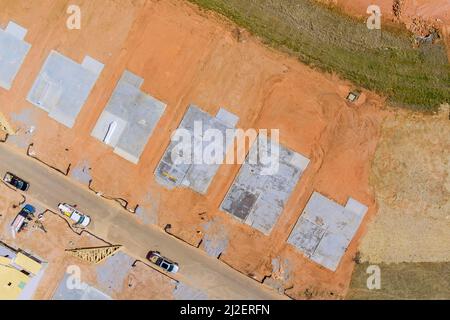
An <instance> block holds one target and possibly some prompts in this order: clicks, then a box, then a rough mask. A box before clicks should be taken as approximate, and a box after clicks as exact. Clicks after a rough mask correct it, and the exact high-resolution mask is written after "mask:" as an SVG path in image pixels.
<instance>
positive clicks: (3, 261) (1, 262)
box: [0, 257, 11, 266]
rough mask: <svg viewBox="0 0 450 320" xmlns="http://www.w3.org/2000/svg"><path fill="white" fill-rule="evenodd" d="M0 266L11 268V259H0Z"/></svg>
mask: <svg viewBox="0 0 450 320" xmlns="http://www.w3.org/2000/svg"><path fill="white" fill-rule="evenodd" d="M0 264H2V265H4V266H9V265H10V264H11V259H10V258H6V257H0Z"/></svg>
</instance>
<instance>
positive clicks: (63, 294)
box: [52, 273, 112, 300]
mask: <svg viewBox="0 0 450 320" xmlns="http://www.w3.org/2000/svg"><path fill="white" fill-rule="evenodd" d="M70 276H71V274H68V273H65V274H64V277H63V278H62V280H61V281H60V283H59V285H58V288H57V289H56V291H55V293H54V294H53V297H52V300H112V298H111V297H110V296H108V295H106V294H105V293H103V292H101V291H100V290H98V289H97V288H94V287H92V286H90V285H88V284H87V283H85V282H81V283H80V286H79V288H72V286H68V285H67V283H68V281H71V280H70V279H69V277H70Z"/></svg>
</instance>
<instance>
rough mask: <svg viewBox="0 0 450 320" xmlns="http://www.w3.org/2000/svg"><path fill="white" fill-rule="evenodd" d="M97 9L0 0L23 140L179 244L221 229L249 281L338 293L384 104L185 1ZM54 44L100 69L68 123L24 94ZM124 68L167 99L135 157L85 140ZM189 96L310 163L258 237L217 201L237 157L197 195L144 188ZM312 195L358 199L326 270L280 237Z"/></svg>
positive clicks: (87, 4) (348, 268)
mask: <svg viewBox="0 0 450 320" xmlns="http://www.w3.org/2000/svg"><path fill="white" fill-rule="evenodd" d="M101 3H102V5H100V1H88V0H84V1H80V0H78V1H62V0H61V1H49V0H46V1H39V2H37V1H31V0H28V1H25V0H21V1H9V0H0V7H1V8H2V11H1V12H0V24H1V26H2V27H4V26H5V25H6V24H7V22H8V21H9V20H14V21H15V22H17V23H19V24H20V25H22V26H24V27H25V28H28V35H27V37H26V40H27V41H28V42H29V43H31V44H32V45H33V47H32V49H31V51H30V53H29V54H28V56H27V59H26V61H25V63H24V65H23V66H22V68H21V70H20V72H19V74H18V76H17V77H16V80H15V82H14V86H13V88H12V89H11V90H10V91H4V90H1V91H0V106H1V110H2V112H3V113H4V114H5V115H6V116H8V117H10V118H12V115H13V114H16V115H17V114H21V113H23V112H31V113H32V117H33V121H34V123H35V127H36V128H35V130H34V131H33V133H32V135H31V136H30V137H29V138H27V139H28V140H27V143H31V142H33V143H34V147H33V151H34V152H35V154H36V156H37V157H38V158H40V159H41V160H43V161H45V162H47V163H48V164H50V165H52V166H54V167H57V168H60V169H61V170H63V171H66V168H67V167H68V166H69V164H71V165H72V167H75V166H77V165H78V164H80V163H82V162H84V161H87V163H89V166H90V168H92V169H91V171H90V175H91V176H92V178H93V182H92V187H93V188H94V189H95V190H97V191H101V192H102V193H103V194H104V195H107V196H111V197H120V198H124V199H126V200H127V201H129V208H134V207H135V206H136V205H137V204H140V205H141V206H143V207H146V206H147V207H148V208H149V210H150V209H152V210H155V211H156V212H157V223H158V225H159V226H161V227H163V226H165V225H166V224H168V223H170V224H171V225H172V230H171V232H172V233H174V234H175V235H177V236H178V237H180V238H182V239H184V240H185V241H187V242H189V243H191V244H194V245H197V244H198V243H199V242H200V240H201V239H202V237H203V236H204V234H205V232H206V231H205V230H203V225H204V224H205V222H208V221H214V223H220V224H222V227H223V228H225V231H226V233H227V235H228V239H229V243H228V247H227V249H226V251H225V252H223V254H222V255H221V256H220V259H221V260H223V261H224V262H225V263H227V264H229V265H231V266H232V267H234V268H235V269H237V270H239V271H241V272H243V273H245V274H248V275H250V276H253V277H254V278H256V279H258V280H260V281H262V280H263V279H264V278H265V277H266V276H270V275H271V274H272V271H275V272H274V273H273V278H274V279H280V278H282V279H281V280H282V281H283V282H284V284H283V287H284V289H287V290H286V293H287V294H288V295H289V296H291V297H293V298H305V297H306V298H308V297H315V298H342V297H344V296H345V293H346V290H347V288H348V285H349V282H350V277H351V274H352V270H353V267H354V262H353V260H352V259H353V257H354V256H355V253H356V250H357V246H358V241H359V239H360V238H361V236H362V234H364V232H365V230H366V227H365V225H366V223H367V221H369V220H370V219H372V217H373V215H374V214H375V213H376V204H375V200H374V195H373V191H372V190H371V188H370V186H369V179H368V177H369V172H370V166H371V161H372V159H373V155H374V152H375V148H376V145H377V142H378V139H379V135H380V132H379V131H380V124H381V122H382V119H383V117H384V116H385V112H384V111H382V106H383V104H384V101H383V99H382V98H380V97H378V96H376V95H374V94H372V93H370V92H364V93H363V95H362V96H361V98H360V100H359V103H358V104H357V105H349V104H348V103H347V102H346V100H345V97H346V95H347V93H348V91H349V89H350V88H351V84H349V83H347V82H345V81H342V80H340V79H338V78H337V77H336V76H333V75H327V74H321V73H319V72H317V71H313V70H311V69H310V68H308V67H306V66H304V65H302V64H300V63H299V62H298V61H297V60H295V59H294V58H290V57H287V56H286V55H284V54H281V53H278V52H275V51H273V50H271V49H268V48H267V47H265V46H263V45H262V44H261V43H260V42H259V41H258V40H257V39H254V38H252V37H251V36H248V35H245V36H244V37H243V38H242V37H240V39H239V41H238V39H236V37H235V36H234V35H235V32H234V31H235V27H234V26H233V25H232V24H231V23H228V22H227V21H225V20H224V19H222V18H220V17H218V16H216V15H214V14H209V13H204V12H202V11H200V10H199V9H198V8H197V7H195V6H193V5H191V4H189V3H186V2H184V1H179V0H168V1H156V0H155V1H134V0H123V1H106V0H104V1H101ZM68 4H79V5H80V7H81V10H82V14H83V16H82V19H83V20H82V28H81V30H79V31H78V30H75V31H70V30H68V29H66V27H65V20H66V19H67V17H68V16H67V15H66V12H65V11H66V8H67V6H68ZM52 49H55V50H57V51H59V52H61V53H63V54H65V55H67V56H68V57H70V58H72V59H75V60H76V61H78V62H80V61H81V60H82V59H83V57H84V56H85V55H90V56H92V57H93V58H95V59H97V60H99V61H101V62H103V63H104V64H105V68H104V70H103V72H102V74H101V76H100V78H99V80H98V81H97V83H96V85H95V87H94V89H93V91H92V92H91V94H90V96H89V99H88V101H87V103H86V104H85V105H84V107H83V109H82V111H81V112H80V114H79V116H78V118H77V121H76V124H75V126H74V128H73V129H70V130H69V129H67V128H65V127H63V126H62V125H60V124H58V123H57V122H55V121H54V120H52V119H50V118H48V116H47V114H46V113H44V112H42V111H40V110H39V109H38V108H36V107H34V106H32V105H31V104H30V103H28V102H26V100H25V98H26V96H27V94H28V91H29V90H30V88H31V86H32V84H33V82H34V79H35V78H36V76H37V74H38V72H39V70H40V69H41V67H42V64H43V62H44V61H45V59H46V57H47V55H48V54H49V52H50V50H52ZM125 69H128V70H129V71H131V72H133V73H135V74H137V75H139V76H142V77H143V78H144V79H145V82H144V84H143V87H142V89H143V91H145V92H148V93H149V94H151V95H152V96H154V97H156V98H158V99H160V100H162V101H164V102H166V103H167V108H166V112H165V114H164V115H163V117H162V119H161V121H160V122H159V123H158V125H157V127H156V129H155V131H154V133H153V135H152V137H151V138H150V140H149V143H148V144H147V146H146V149H145V151H144V153H143V155H142V157H141V160H140V162H139V164H138V165H134V164H132V163H130V162H127V161H126V160H124V159H122V158H120V157H119V156H117V155H115V154H114V153H113V152H112V150H111V149H110V148H108V147H107V146H105V145H104V144H102V143H101V142H99V141H97V140H95V139H94V138H93V137H91V136H90V132H91V130H92V129H93V127H94V125H95V123H96V121H97V119H98V117H99V115H100V113H101V112H102V110H103V108H104V107H105V105H106V103H107V101H108V99H109V97H110V96H111V93H112V91H113V89H114V87H115V86H116V83H117V81H118V80H119V78H120V76H121V75H122V73H123V71H124V70H125ZM189 103H195V104H197V105H199V106H200V107H201V108H202V109H203V110H205V111H207V112H209V113H210V114H213V115H215V114H216V112H217V111H218V109H219V108H220V107H225V108H227V109H228V110H229V111H231V112H233V113H235V114H237V115H238V116H239V117H240V121H239V123H238V127H240V128H243V129H247V128H256V129H259V128H269V129H270V128H278V129H280V140H281V141H280V142H281V143H282V144H283V145H284V146H286V147H288V148H290V149H292V150H294V151H297V152H300V153H302V154H303V155H305V156H307V157H309V158H310V159H311V162H310V165H309V167H308V169H307V170H306V171H305V173H304V175H303V177H302V178H301V180H300V183H299V184H298V185H297V187H296V188H295V190H294V192H293V193H292V195H291V197H290V199H289V201H288V203H287V205H286V207H285V210H284V211H283V213H282V215H281V217H280V219H279V221H278V223H277V224H276V225H275V227H274V229H273V231H272V233H271V235H270V236H264V235H263V234H261V233H259V232H257V231H256V230H254V229H252V228H251V227H249V226H247V225H243V224H241V223H239V222H238V221H237V220H235V219H234V218H232V217H231V216H230V215H228V214H227V213H224V212H221V211H220V210H219V209H218V208H219V205H220V203H221V201H222V199H223V198H224V196H225V194H226V191H227V190H228V188H229V187H230V185H231V184H232V182H233V180H234V178H235V176H236V174H237V172H238V170H239V166H238V165H222V166H221V167H220V169H219V171H218V173H217V175H216V177H215V178H214V180H213V182H212V184H211V186H210V188H209V190H208V193H207V194H206V195H200V194H197V193H195V192H193V191H192V190H190V189H181V188H180V189H175V190H167V189H165V188H163V187H161V186H160V185H158V184H157V183H156V182H155V178H154V175H153V172H154V170H155V168H156V165H157V163H158V162H159V160H160V158H161V156H162V155H163V153H164V151H165V148H166V147H167V145H168V144H169V141H170V140H169V139H170V133H171V132H172V131H173V130H174V129H175V128H177V126H178V124H179V122H180V121H181V119H182V117H183V115H184V113H185V110H186V108H187V106H188V104H189ZM13 124H14V125H15V126H16V127H17V128H22V130H21V131H19V136H20V135H22V136H25V131H26V130H27V128H25V127H24V124H23V123H21V122H19V121H14V122H13ZM21 148H22V149H24V146H21ZM314 190H317V191H319V192H321V193H323V194H324V195H326V196H328V197H330V198H332V199H334V200H335V201H337V202H339V203H340V204H345V202H346V201H347V198H348V197H349V196H352V197H354V198H356V199H357V200H358V201H360V202H362V203H364V204H366V205H368V206H369V212H368V214H367V215H366V218H365V220H364V221H363V224H362V227H361V228H360V230H359V231H358V233H357V235H356V236H355V238H354V240H353V241H352V242H351V244H350V246H349V248H348V251H347V253H346V254H345V256H344V257H343V259H342V261H341V264H340V266H339V268H338V269H337V271H336V272H331V271H328V270H326V269H324V268H322V267H320V266H318V265H316V264H314V263H312V262H311V261H310V260H308V259H307V258H305V257H304V256H303V255H302V254H301V253H299V252H297V251H296V250H295V249H294V248H293V247H291V246H290V245H287V244H286V240H287V238H288V236H289V233H290V231H291V230H292V228H293V227H294V224H295V222H296V221H297V219H298V217H299V215H300V213H301V211H302V210H303V208H304V206H305V204H306V202H307V200H308V199H309V197H310V195H311V194H312V192H313V191H314ZM149 197H150V198H151V199H157V201H154V202H152V201H149V200H148V199H149ZM149 202H150V203H149ZM124 214H127V213H126V212H124ZM212 229H214V228H212ZM273 259H278V260H279V261H281V267H280V269H279V270H273V267H272V263H273ZM283 279H284V280H283Z"/></svg>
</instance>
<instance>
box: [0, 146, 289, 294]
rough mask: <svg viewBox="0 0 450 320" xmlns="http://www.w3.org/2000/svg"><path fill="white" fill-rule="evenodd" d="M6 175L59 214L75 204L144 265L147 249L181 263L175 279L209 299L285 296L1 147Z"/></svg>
mask: <svg viewBox="0 0 450 320" xmlns="http://www.w3.org/2000/svg"><path fill="white" fill-rule="evenodd" d="M7 171H10V172H12V173H14V174H17V175H18V176H20V177H21V178H23V179H25V180H26V181H28V182H29V183H30V185H31V187H30V189H29V190H28V191H27V192H26V194H25V195H26V196H30V197H31V198H34V199H36V200H38V201H39V202H40V203H42V204H43V205H45V206H46V207H47V208H48V209H50V210H52V211H54V212H59V211H58V210H57V207H58V204H59V203H62V202H65V203H68V204H76V205H77V209H79V210H80V211H82V212H84V213H86V214H87V215H89V216H90V217H91V219H92V222H91V224H90V225H89V226H88V230H89V232H91V233H92V234H94V235H96V236H98V237H100V238H102V239H104V240H106V241H107V242H110V243H112V244H121V245H123V246H124V250H125V251H126V252H127V253H128V254H130V255H132V256H133V257H135V258H137V259H140V260H143V261H145V255H146V254H147V252H148V251H149V250H158V251H160V252H161V254H163V255H165V256H167V257H168V258H169V259H172V260H174V261H177V262H178V264H179V266H180V271H179V272H178V274H176V275H175V276H173V278H175V279H177V280H179V281H182V282H183V283H185V284H187V285H189V286H191V287H194V288H198V289H200V290H202V291H203V292H204V293H206V294H207V295H208V298H209V299H224V300H225V299H286V298H287V297H286V296H281V295H279V294H278V293H276V292H275V291H273V290H271V289H268V288H267V287H266V286H264V285H262V284H260V283H258V282H257V281H254V280H253V279H251V278H249V277H247V276H245V275H243V274H241V273H239V272H238V271H236V270H234V269H232V268H231V267H229V266H227V265H226V264H224V263H222V262H220V261H219V260H217V259H215V258H213V257H210V256H208V255H207V254H206V253H204V252H203V251H202V250H200V249H197V248H194V247H192V246H190V245H188V244H186V243H184V242H182V241H180V240H178V239H176V238H175V237H173V236H171V235H169V234H167V233H165V232H164V231H163V230H161V229H159V228H157V227H152V226H148V225H143V224H142V223H140V222H139V221H138V220H137V218H136V217H135V216H134V215H133V214H130V213H128V212H127V211H126V210H124V209H122V208H121V207H120V206H119V205H116V204H115V203H114V202H113V201H109V200H106V199H104V198H102V197H99V196H97V195H96V194H95V193H94V192H92V191H90V190H89V189H87V188H86V187H83V186H82V185H80V184H78V183H76V182H74V181H72V180H70V179H69V178H68V177H66V176H64V175H63V174H61V173H59V172H57V171H56V170H53V169H51V168H49V167H48V166H46V165H44V164H42V163H40V162H39V161H37V160H35V159H32V158H30V157H28V156H26V155H25V154H21V153H18V152H17V151H16V150H14V149H12V148H11V147H10V146H8V145H6V144H4V143H0V174H1V176H2V177H3V176H4V174H5V173H6V172H7Z"/></svg>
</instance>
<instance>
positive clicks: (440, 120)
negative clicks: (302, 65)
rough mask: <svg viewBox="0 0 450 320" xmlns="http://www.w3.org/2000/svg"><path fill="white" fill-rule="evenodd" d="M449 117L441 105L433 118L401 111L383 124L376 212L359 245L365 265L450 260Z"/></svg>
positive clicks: (375, 177)
mask: <svg viewBox="0 0 450 320" xmlns="http://www.w3.org/2000/svg"><path fill="white" fill-rule="evenodd" d="M448 117H449V108H448V107H444V106H443V107H442V109H441V112H440V113H439V114H436V115H434V116H424V115H421V114H410V113H403V112H399V113H397V114H395V116H391V117H389V118H388V119H387V120H386V121H385V123H384V124H383V129H382V132H383V133H382V139H381V142H380V144H379V147H378V149H377V152H376V155H375V160H374V162H373V171H372V175H371V179H370V181H371V184H372V185H373V186H374V188H375V193H376V199H377V203H378V206H379V209H378V213H377V216H376V218H375V219H374V221H373V223H372V224H371V225H370V227H369V231H368V232H367V234H366V236H365V237H364V239H363V241H362V243H361V248H360V250H361V258H362V260H363V261H369V262H373V263H380V262H385V263H399V262H448V261H450V252H449V250H448V248H449V247H450V233H449V232H448V231H449V230H450V156H449V152H448V151H449V150H450V126H449V118H448ZM392 228H395V232H389V230H392ZM419 235H420V236H419Z"/></svg>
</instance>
